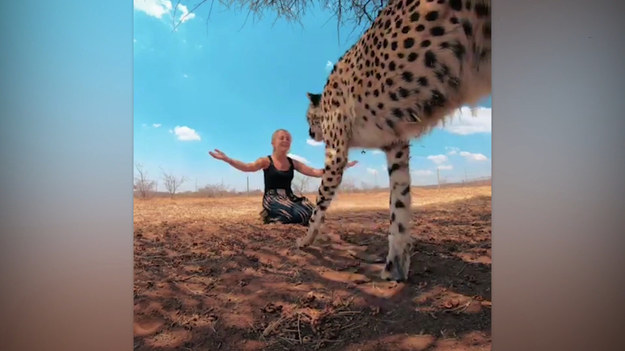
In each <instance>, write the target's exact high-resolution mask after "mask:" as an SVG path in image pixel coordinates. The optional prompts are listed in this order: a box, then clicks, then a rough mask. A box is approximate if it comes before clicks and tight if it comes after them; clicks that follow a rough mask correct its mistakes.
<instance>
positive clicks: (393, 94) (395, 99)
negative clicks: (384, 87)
mask: <svg viewBox="0 0 625 351" xmlns="http://www.w3.org/2000/svg"><path fill="white" fill-rule="evenodd" d="M388 96H389V97H390V98H391V100H393V101H398V100H399V99H398V98H397V94H395V93H393V92H390V93H388Z"/></svg>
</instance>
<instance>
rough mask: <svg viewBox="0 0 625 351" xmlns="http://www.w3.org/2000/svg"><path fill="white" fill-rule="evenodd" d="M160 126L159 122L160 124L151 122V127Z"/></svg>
mask: <svg viewBox="0 0 625 351" xmlns="http://www.w3.org/2000/svg"><path fill="white" fill-rule="evenodd" d="M160 126H161V124H160V123H154V124H152V127H154V128H158V127H160Z"/></svg>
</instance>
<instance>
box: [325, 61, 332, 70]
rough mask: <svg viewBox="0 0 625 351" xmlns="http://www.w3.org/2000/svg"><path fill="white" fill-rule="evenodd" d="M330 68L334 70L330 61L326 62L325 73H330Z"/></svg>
mask: <svg viewBox="0 0 625 351" xmlns="http://www.w3.org/2000/svg"><path fill="white" fill-rule="evenodd" d="M332 68H334V64H333V63H332V61H328V62H326V72H331V71H332Z"/></svg>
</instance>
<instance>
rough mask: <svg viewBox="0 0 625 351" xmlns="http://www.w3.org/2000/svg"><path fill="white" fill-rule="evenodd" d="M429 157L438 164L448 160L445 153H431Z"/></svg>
mask: <svg viewBox="0 0 625 351" xmlns="http://www.w3.org/2000/svg"><path fill="white" fill-rule="evenodd" d="M427 159H428V160H430V161H432V162H434V163H436V164H437V165H440V164H443V163H445V162H447V156H445V155H430V156H428V157H427Z"/></svg>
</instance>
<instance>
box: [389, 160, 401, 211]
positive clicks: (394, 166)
mask: <svg viewBox="0 0 625 351" xmlns="http://www.w3.org/2000/svg"><path fill="white" fill-rule="evenodd" d="M398 169H399V164H398V163H393V165H392V166H391V167H390V168H389V169H388V175H389V176H390V175H391V174H393V172H395V171H396V170H398ZM397 201H399V200H397ZM402 205H403V203H402Z"/></svg>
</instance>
